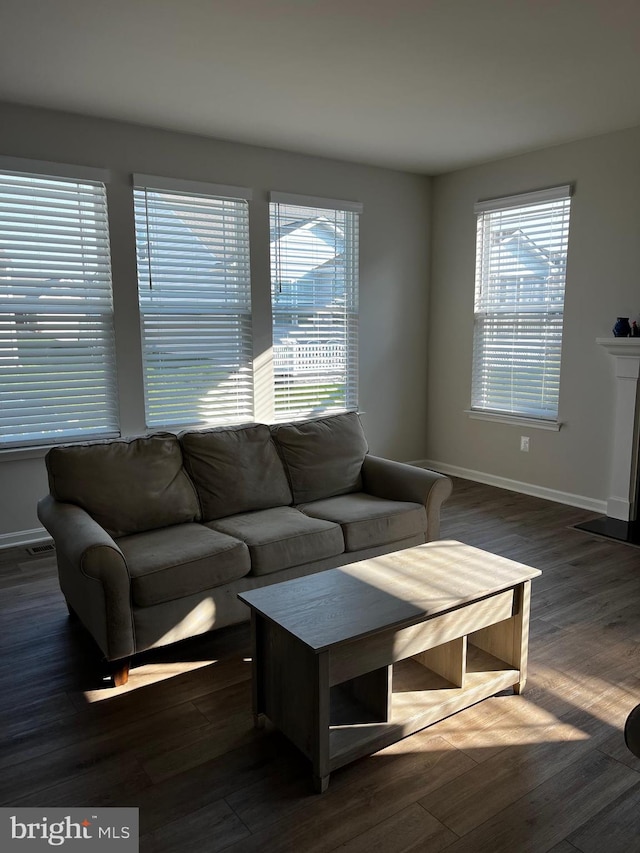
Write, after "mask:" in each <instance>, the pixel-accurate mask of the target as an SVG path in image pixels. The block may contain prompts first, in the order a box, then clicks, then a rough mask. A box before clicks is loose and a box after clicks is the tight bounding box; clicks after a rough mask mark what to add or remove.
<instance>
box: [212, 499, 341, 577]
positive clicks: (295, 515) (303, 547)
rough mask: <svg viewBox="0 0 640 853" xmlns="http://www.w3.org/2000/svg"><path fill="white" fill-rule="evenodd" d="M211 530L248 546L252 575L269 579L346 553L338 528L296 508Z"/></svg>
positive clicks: (228, 521) (244, 517)
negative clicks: (265, 576)
mask: <svg viewBox="0 0 640 853" xmlns="http://www.w3.org/2000/svg"><path fill="white" fill-rule="evenodd" d="M208 526H209V527H211V528H212V529H213V530H218V531H220V532H221V533H227V534H228V535H229V536H235V537H236V538H237V539H242V540H243V541H244V542H246V543H247V545H248V546H249V552H250V554H251V574H252V575H268V574H271V573H272V572H278V571H280V569H287V568H289V567H290V566H300V565H304V564H305V563H311V562H313V561H314V560H322V559H324V558H325V557H333V556H335V555H336V554H342V553H343V551H344V539H343V537H342V530H341V529H340V526H339V525H338V524H334V523H332V522H331V521H324V520H321V519H317V518H310V517H309V516H307V515H304V514H303V513H301V512H299V511H298V510H297V509H294V508H293V507H287V506H284V507H276V508H273V509H265V510H258V511H257V512H246V513H241V514H240V515H233V516H231V517H229V518H222V519H219V520H218V521H212V522H210V523H209V525H208Z"/></svg>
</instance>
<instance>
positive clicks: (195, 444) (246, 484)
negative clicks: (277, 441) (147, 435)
mask: <svg viewBox="0 0 640 853" xmlns="http://www.w3.org/2000/svg"><path fill="white" fill-rule="evenodd" d="M180 441H181V442H182V449H183V453H184V462H185V467H186V469H187V471H188V472H189V474H190V476H191V478H192V479H193V482H194V483H195V486H196V489H197V490H198V497H199V498H200V507H201V510H202V517H203V520H204V521H205V522H207V521H213V520H214V519H216V518H224V517H226V516H228V515H235V514H236V513H238V512H250V511H252V510H257V509H271V508H272V507H276V506H288V505H289V504H290V503H291V490H290V489H289V483H288V481H287V475H286V473H285V470H284V467H283V465H282V461H281V460H280V457H279V456H278V451H277V450H276V448H275V445H274V443H273V440H272V438H271V432H270V430H269V427H268V426H266V425H265V424H243V425H242V426H238V427H214V428H213V429H206V430H197V431H195V430H194V431H188V432H184V433H182V435H181V436H180Z"/></svg>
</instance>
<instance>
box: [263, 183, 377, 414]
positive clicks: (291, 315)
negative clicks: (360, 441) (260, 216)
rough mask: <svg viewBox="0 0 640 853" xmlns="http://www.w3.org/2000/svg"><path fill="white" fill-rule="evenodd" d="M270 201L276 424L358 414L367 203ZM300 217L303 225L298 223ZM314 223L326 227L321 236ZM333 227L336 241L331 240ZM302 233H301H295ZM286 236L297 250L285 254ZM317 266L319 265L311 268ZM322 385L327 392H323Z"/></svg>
mask: <svg viewBox="0 0 640 853" xmlns="http://www.w3.org/2000/svg"><path fill="white" fill-rule="evenodd" d="M269 202H270V203H269V225H270V233H271V237H270V254H271V265H270V269H271V328H272V344H273V362H274V363H273V397H274V399H273V420H274V422H275V423H280V422H283V421H296V420H302V419H305V418H309V417H320V416H323V415H329V414H336V413H339V412H345V411H357V410H358V322H359V224H360V223H359V215H360V214H361V213H362V211H363V205H362V204H361V203H360V202H353V201H341V200H337V199H327V198H320V197H317V196H304V195H298V194H293V193H281V192H271V193H270V197H269ZM325 211H326V215H325V213H324V212H325ZM298 212H299V215H300V222H301V223H302V224H301V225H296V215H297V213H298ZM332 219H333V221H331V220H332ZM285 220H286V222H285ZM322 220H326V221H324V222H323V221H322ZM315 221H317V223H318V225H319V227H318V228H317V229H316V230H317V231H318V233H317V234H315V235H314V234H313V231H314V227H312V223H313V222H315ZM310 223H311V224H310ZM294 225H296V227H295V228H293V226H294ZM330 229H333V243H331V238H330V239H329V240H327V239H326V238H327V236H329V234H330V233H331V231H330ZM320 231H322V232H323V236H321V235H320ZM296 232H300V233H298V235H297V236H295V235H296ZM287 238H291V240H290V242H291V247H290V249H289V250H286V249H285V252H284V254H283V241H284V240H285V239H287ZM340 244H342V252H340V251H339V248H340ZM332 251H333V255H332V254H331V252H332ZM314 261H315V262H316V264H315V266H310V264H313V263H314ZM287 267H288V268H289V269H288V270H287ZM305 267H306V268H305ZM296 268H297V270H296ZM341 268H342V269H343V273H342V275H340V274H339V271H340V269H341ZM300 271H302V272H301V274H298V275H297V277H296V272H298V273H300ZM287 273H288V274H287ZM331 276H333V278H331ZM304 279H306V281H305V282H304V284H301V282H303V280H304ZM283 286H284V287H287V288H289V292H290V297H289V302H288V303H287V302H285V300H284V299H281V298H280V297H281V294H282V289H283ZM325 300H327V301H325ZM341 303H342V305H341ZM305 325H306V328H305ZM296 331H297V332H298V334H295V332H296ZM292 333H293V334H292ZM283 335H284V337H282V342H281V336H283ZM287 339H288V342H286V341H287ZM279 349H280V352H279V351H278V350H279ZM327 380H329V383H328V384H327ZM323 383H324V386H326V390H325V391H324V392H322V391H321V390H320V389H321V388H322V387H323ZM314 386H316V390H315V391H314V390H313V389H314ZM314 395H317V396H314Z"/></svg>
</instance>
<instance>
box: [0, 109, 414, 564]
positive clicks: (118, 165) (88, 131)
mask: <svg viewBox="0 0 640 853" xmlns="http://www.w3.org/2000/svg"><path fill="white" fill-rule="evenodd" d="M0 127H2V136H1V138H0V146H1V147H0V154H1V155H5V156H12V157H26V158H32V159H38V160H48V161H54V162H62V163H72V164H78V165H89V166H98V167H103V168H108V169H110V170H111V171H112V181H111V183H110V185H109V188H108V201H109V219H110V227H111V250H112V263H113V278H114V302H115V312H116V316H115V322H116V335H117V346H118V357H119V362H118V369H119V387H120V406H121V422H122V430H123V433H124V434H128V435H131V434H135V433H138V432H142V431H143V430H144V420H143V403H142V398H141V395H140V388H141V362H140V340H139V327H138V317H137V309H136V298H137V297H136V271H135V247H134V240H133V207H132V200H131V186H130V175H131V173H132V172H142V173H146V174H152V175H163V176H165V175H166V176H171V177H176V178H185V179H190V180H203V181H210V182H213V183H219V184H230V185H235V186H243V187H249V188H251V189H252V190H253V199H254V200H253V201H252V202H251V206H250V217H251V220H250V221H251V238H252V290H253V311H254V339H255V350H256V357H257V358H259V357H260V355H261V354H262V353H264V351H265V349H266V348H267V347H268V346H269V341H270V322H271V321H270V313H269V255H268V248H269V237H268V202H267V199H268V195H267V194H268V192H269V191H270V190H279V191H283V192H294V193H302V194H306V195H316V196H325V197H328V198H339V199H349V200H354V201H361V202H363V204H364V213H363V214H362V217H361V221H360V408H361V410H362V411H363V412H365V415H364V416H363V422H364V425H365V429H366V432H367V437H368V439H369V444H370V447H371V450H372V452H374V453H377V454H381V455H386V456H389V457H391V458H395V459H401V460H408V459H418V458H423V457H424V456H425V452H426V429H427V423H426V415H427V405H426V376H427V368H426V365H427V341H426V332H425V330H426V327H427V322H428V316H427V309H428V286H427V285H428V269H429V211H430V180H429V179H428V178H424V177H420V176H417V175H410V174H406V173H402V172H394V171H391V170H386V169H376V168H372V167H366V166H359V165H354V164H350V163H343V162H339V161H334V160H329V159H323V158H318V157H307V156H302V155H296V154H289V153H286V152H281V151H274V150H270V149H265V148H256V147H252V146H246V145H237V144H233V143H228V142H221V141H217V140H212V139H207V138H204V137H198V136H193V135H187V134H179V133H173V132H165V131H159V130H154V129H150V128H145V127H141V126H137V125H131V124H124V123H118V122H110V121H104V120H99V119H92V118H88V117H82V116H73V115H67V114H63V113H56V112H51V111H46V110H36V109H31V108H26V107H18V106H15V105H8V104H4V105H3V104H0ZM46 491H47V484H46V474H45V468H44V462H43V458H42V453H37V452H34V451H28V452H26V453H25V452H19V451H16V452H11V451H5V452H0V547H1V546H2V545H10V544H17V543H18V542H22V541H27V540H32V539H35V538H37V536H38V528H39V522H38V520H37V517H36V509H35V507H36V502H37V500H38V498H39V497H41V496H42V495H44V494H45V493H46Z"/></svg>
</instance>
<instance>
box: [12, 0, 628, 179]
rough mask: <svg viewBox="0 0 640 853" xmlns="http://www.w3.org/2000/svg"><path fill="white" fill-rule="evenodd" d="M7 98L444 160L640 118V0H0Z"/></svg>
mask: <svg viewBox="0 0 640 853" xmlns="http://www.w3.org/2000/svg"><path fill="white" fill-rule="evenodd" d="M0 100H5V101H10V102H15V103H24V104H31V105H36V106H43V107H51V108H55V109H62V110H68V111H72V112H79V113H88V114H91V115H96V116H104V117H108V118H115V119H124V120H126V121H133V122H137V123H140V124H148V125H153V126H157V127H162V128H168V129H175V130H181V131H187V132H192V133H198V134H205V135H207V136H213V137H217V138H220V139H229V140H235V141H239V142H248V143H253V144H256V145H264V146H269V147H275V148H281V149H285V150H288V151H297V152H303V153H309V154H319V155H323V156H328V157H338V158H342V159H345V160H353V161H358V162H362V163H369V164H375V165H381V166H389V167H392V168H397V169H406V170H410V171H416V172H424V173H427V174H436V173H440V172H444V171H448V170H451V169H455V168H458V167H461V166H465V165H470V164H473V163H478V162H482V161H485V160H490V159H494V158H499V157H504V156H507V155H510V154H515V153H518V152H522V151H529V150H532V149H536V148H542V147H545V146H548V145H554V144H556V143H560V142H565V141H570V140H574V139H579V138H582V137H587V136H594V135H597V134H600V133H606V132H608V131H611V130H618V129H622V128H625V127H632V126H636V125H640V0H0ZM0 144H1V136H0Z"/></svg>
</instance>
